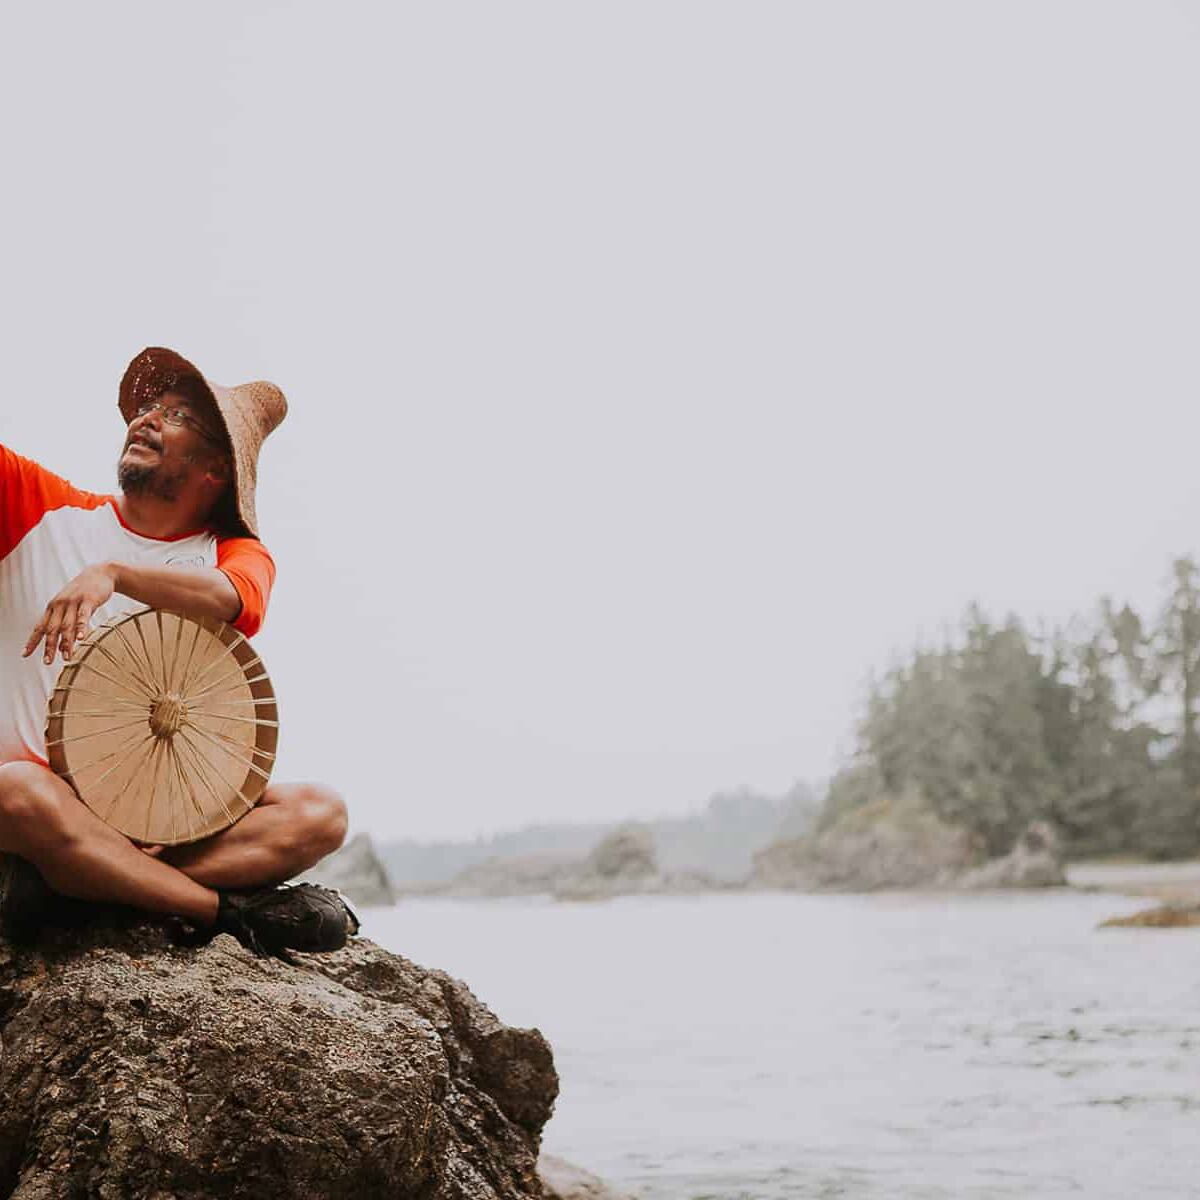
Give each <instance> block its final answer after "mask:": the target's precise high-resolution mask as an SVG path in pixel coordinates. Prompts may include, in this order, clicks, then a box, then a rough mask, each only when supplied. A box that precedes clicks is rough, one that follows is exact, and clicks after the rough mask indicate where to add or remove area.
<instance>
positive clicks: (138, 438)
mask: <svg viewBox="0 0 1200 1200" xmlns="http://www.w3.org/2000/svg"><path fill="white" fill-rule="evenodd" d="M139 443H140V444H141V445H144V446H149V447H150V449H151V450H158V451H161V450H162V442H161V441H160V440H159V439H158V438H156V437H155V436H154V435H153V434H151V433H150V432H149V431H148V430H139V431H138V432H137V433H131V434H130V435H129V436H128V437H127V438H126V439H125V449H126V450H128V449H129V447H130V446H134V445H138V444H139Z"/></svg>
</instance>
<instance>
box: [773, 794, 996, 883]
mask: <svg viewBox="0 0 1200 1200" xmlns="http://www.w3.org/2000/svg"><path fill="white" fill-rule="evenodd" d="M981 852H982V846H981V843H980V840H979V839H978V838H977V837H976V836H975V835H974V834H972V833H970V832H968V831H967V830H965V829H960V828H958V827H956V826H953V825H949V824H947V823H946V822H945V821H942V820H941V819H940V818H939V817H938V816H937V815H936V814H935V813H934V812H933V811H932V810H931V809H929V808H927V807H925V806H924V805H923V804H921V803H920V802H919V801H917V800H915V799H913V798H911V797H908V798H901V799H898V800H886V799H885V800H880V801H877V802H875V803H872V804H867V805H863V806H862V807H861V808H857V809H854V810H852V811H851V812H849V813H847V814H845V815H844V816H843V817H842V818H841V819H840V820H839V821H838V822H837V823H836V824H835V825H833V826H832V827H830V828H828V829H825V830H822V831H820V832H818V833H814V834H811V835H809V836H808V837H802V838H794V839H791V840H789V841H781V842H776V843H774V844H773V845H771V846H768V847H767V848H766V849H765V850H762V851H760V852H759V853H758V854H757V855H755V859H754V875H753V883H754V884H755V885H756V886H759V887H766V888H789V889H797V890H800V891H875V890H877V889H881V888H911V887H942V886H945V885H947V884H948V883H950V882H951V881H952V880H954V879H955V878H957V877H958V876H959V875H960V874H961V873H962V872H963V871H964V870H966V869H968V868H969V867H971V866H973V865H975V864H976V863H977V862H978V861H979V859H980V857H981Z"/></svg>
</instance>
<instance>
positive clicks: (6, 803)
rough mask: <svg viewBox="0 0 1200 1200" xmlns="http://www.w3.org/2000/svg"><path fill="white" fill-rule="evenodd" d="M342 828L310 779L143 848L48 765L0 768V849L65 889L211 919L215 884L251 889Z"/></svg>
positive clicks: (341, 817)
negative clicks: (184, 835)
mask: <svg viewBox="0 0 1200 1200" xmlns="http://www.w3.org/2000/svg"><path fill="white" fill-rule="evenodd" d="M345 835H346V806H345V804H344V803H343V802H342V799H341V797H340V796H338V795H337V793H336V792H333V791H331V790H330V789H328V788H323V787H319V786H316V785H311V784H276V785H275V786H273V787H269V788H267V790H266V792H265V793H264V794H263V797H262V799H261V800H260V801H259V802H258V805H257V806H256V807H255V808H254V809H252V810H251V811H250V812H249V813H247V814H246V816H244V817H243V818H242V819H241V820H240V821H239V822H238V823H237V824H236V825H234V826H232V827H231V828H230V829H226V830H224V831H223V832H222V833H218V834H215V835H214V836H212V837H210V838H205V839H204V841H201V842H195V843H192V844H191V845H188V846H174V847H166V848H164V849H162V850H161V851H160V852H158V853H157V854H147V853H145V852H144V851H142V850H140V849H138V847H137V846H135V845H134V844H133V843H132V842H131V841H130V840H129V839H128V838H126V837H125V836H124V835H123V834H121V833H118V832H117V830H115V829H113V828H112V827H111V826H109V825H106V824H105V823H104V822H103V821H101V820H100V818H99V817H97V816H96V815H95V813H93V812H92V811H91V810H90V809H89V808H87V807H86V805H84V804H82V803H80V801H79V798H78V797H77V796H76V795H75V793H74V792H73V791H72V790H71V788H70V787H69V786H68V785H67V784H66V783H64V782H63V781H62V780H61V779H59V778H58V776H57V775H55V774H54V772H53V771H50V770H48V769H47V768H46V767H42V766H39V765H38V764H36V763H27V762H16V763H6V764H3V765H0V851H5V852H8V853H12V854H19V855H20V856H21V857H22V858H24V859H27V860H28V861H29V862H31V863H33V864H34V866H36V867H37V869H38V870H39V871H40V872H41V874H42V877H43V878H44V879H45V880H46V882H47V883H48V884H49V885H50V886H51V887H52V888H54V890H55V891H56V892H60V893H62V894H63V895H64V896H74V897H76V898H78V899H80V900H97V901H103V902H107V903H112V904H127V905H131V906H132V907H134V908H141V909H145V910H147V911H149V912H161V913H172V914H175V915H176V916H181V917H184V918H186V919H187V920H189V921H192V922H194V923H196V924H200V925H211V924H212V923H213V922H214V921H215V920H216V916H217V902H218V901H217V893H216V891H214V890H213V889H215V888H217V887H229V888H239V887H258V886H262V885H265V884H270V883H276V882H279V881H281V880H284V879H288V878H290V877H291V876H292V875H295V874H297V873H299V872H300V871H303V870H305V869H306V868H307V867H311V866H312V865H313V864H314V863H316V862H317V861H319V860H320V859H322V858H324V857H325V855H326V854H329V853H331V852H332V851H333V850H336V849H337V847H338V846H340V845H341V844H342V840H343V839H344V838H345Z"/></svg>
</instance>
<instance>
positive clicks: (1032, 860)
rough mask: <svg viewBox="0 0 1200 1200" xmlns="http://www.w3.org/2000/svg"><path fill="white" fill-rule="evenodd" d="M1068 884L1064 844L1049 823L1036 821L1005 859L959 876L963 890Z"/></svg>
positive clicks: (991, 862)
mask: <svg viewBox="0 0 1200 1200" xmlns="http://www.w3.org/2000/svg"><path fill="white" fill-rule="evenodd" d="M1066 882H1067V874H1066V864H1065V862H1064V860H1063V852H1062V843H1061V840H1060V839H1059V836H1058V834H1057V833H1056V832H1055V829H1054V827H1053V826H1052V825H1050V824H1049V822H1047V821H1034V822H1033V824H1031V825H1030V826H1029V828H1028V829H1026V830H1025V832H1024V833H1023V834H1022V835H1021V836H1020V837H1019V838H1018V839H1017V842H1016V844H1015V845H1014V846H1013V848H1012V849H1011V850H1010V851H1009V852H1008V853H1007V854H1005V855H1003V856H1002V857H1001V858H993V859H992V860H991V861H990V862H986V863H984V864H983V865H982V866H978V867H974V868H972V869H971V870H969V871H966V872H964V873H963V874H962V875H961V876H959V878H958V880H957V881H956V884H957V886H958V887H961V888H969V889H978V888H1035V887H1062V886H1064V885H1065V884H1066Z"/></svg>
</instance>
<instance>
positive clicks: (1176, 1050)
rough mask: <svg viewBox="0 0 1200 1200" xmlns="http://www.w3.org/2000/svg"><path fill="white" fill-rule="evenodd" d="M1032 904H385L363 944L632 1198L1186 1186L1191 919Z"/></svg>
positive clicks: (1191, 1180) (990, 898)
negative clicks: (522, 1055)
mask: <svg viewBox="0 0 1200 1200" xmlns="http://www.w3.org/2000/svg"><path fill="white" fill-rule="evenodd" d="M1145 905H1146V902H1145V901H1138V900H1129V899H1124V898H1121V897H1117V896H1105V895H1088V894H1080V893H1074V892H1069V891H1062V892H1053V893H1048V894H1040V895H981V896H957V897H954V898H952V899H950V898H946V897H943V896H936V897H935V896H914V895H886V896H871V897H863V896H790V895H747V896H713V897H700V898H686V899H685V898H636V899H632V898H631V899H626V900H620V901H616V902H612V903H608V904H597V905H561V904H555V903H553V902H550V901H540V900H534V901H529V900H522V901H487V902H467V901H445V900H417V901H406V902H405V903H403V904H401V905H400V906H398V907H397V908H395V909H391V910H370V911H368V913H367V914H366V917H367V920H366V928H365V930H364V932H365V933H366V934H368V935H369V936H371V937H373V938H374V939H375V940H376V941H378V942H380V943H381V944H383V945H385V946H387V947H388V948H390V949H393V950H396V951H398V952H400V953H402V954H404V955H406V956H407V957H409V958H412V959H415V960H417V961H418V962H422V963H425V964H427V965H431V966H437V967H441V968H443V969H445V970H447V971H449V972H450V973H452V974H454V975H458V976H460V977H462V978H464V979H465V980H467V981H468V983H469V984H470V985H471V987H472V989H473V990H474V991H475V992H476V994H477V995H479V996H480V997H481V998H482V999H483V1000H485V1001H486V1003H487V1004H488V1005H489V1006H490V1007H491V1008H492V1009H493V1010H494V1011H495V1012H496V1013H497V1014H498V1015H499V1016H500V1017H501V1018H502V1019H504V1020H505V1021H507V1022H509V1023H510V1024H516V1025H536V1026H537V1027H538V1028H540V1029H541V1030H542V1032H543V1033H545V1034H546V1036H547V1037H548V1038H549V1039H550V1041H551V1043H552V1044H553V1046H554V1050H555V1057H556V1061H557V1064H558V1069H559V1073H560V1075H561V1077H562V1094H561V1096H560V1098H559V1102H558V1108H557V1111H556V1113H555V1116H554V1118H553V1120H552V1121H551V1122H550V1124H549V1125H548V1126H547V1130H546V1137H545V1146H546V1148H547V1149H548V1150H550V1151H552V1152H554V1153H556V1154H560V1155H562V1156H563V1157H564V1158H568V1159H570V1160H572V1161H574V1162H576V1163H578V1164H579V1165H580V1166H584V1167H587V1168H589V1169H590V1170H593V1171H596V1172H597V1173H598V1174H600V1175H602V1176H604V1177H605V1178H607V1179H608V1180H609V1181H610V1182H612V1183H616V1184H620V1185H622V1186H623V1187H624V1188H626V1189H627V1190H628V1191H630V1192H632V1193H633V1194H634V1195H636V1196H639V1197H652V1198H655V1200H658V1198H665V1197H671V1198H698V1197H714V1198H715V1197H721V1198H734V1197H755V1198H760V1197H761V1198H763V1200H774V1198H779V1197H801V1196H803V1197H868V1198H872V1200H875V1198H885V1197H886V1198H889V1200H891V1198H896V1197H901V1198H913V1200H915V1198H917V1197H922V1198H931V1200H932V1198H934V1197H938V1198H945V1200H959V1198H960V1197H972V1198H983V1197H1058V1196H1072V1197H1114V1198H1117V1197H1119V1198H1121V1200H1128V1198H1130V1197H1135V1196H1136V1197H1146V1196H1164V1197H1167V1196H1169V1197H1173V1198H1177V1197H1185V1196H1200V930H1190V931H1189V930H1149V929H1145V930H1103V931H1097V930H1096V925H1097V923H1098V922H1099V921H1101V920H1103V919H1104V918H1106V917H1108V916H1112V915H1115V914H1118V913H1126V912H1131V911H1136V910H1137V909H1138V908H1140V907H1145Z"/></svg>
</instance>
